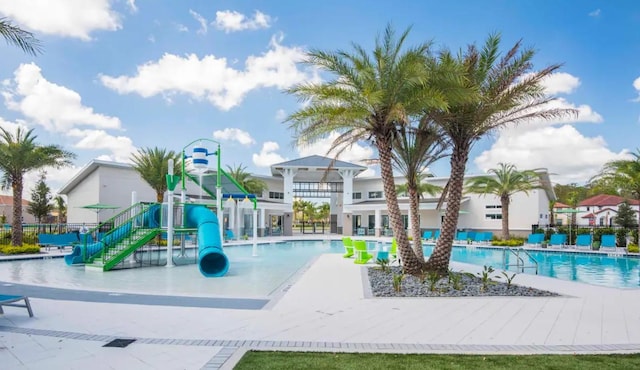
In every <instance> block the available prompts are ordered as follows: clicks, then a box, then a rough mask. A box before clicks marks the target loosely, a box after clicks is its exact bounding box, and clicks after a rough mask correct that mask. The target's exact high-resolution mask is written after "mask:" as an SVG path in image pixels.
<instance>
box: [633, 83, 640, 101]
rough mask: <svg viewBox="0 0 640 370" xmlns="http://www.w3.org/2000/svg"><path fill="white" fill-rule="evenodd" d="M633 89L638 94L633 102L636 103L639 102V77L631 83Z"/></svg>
mask: <svg viewBox="0 0 640 370" xmlns="http://www.w3.org/2000/svg"><path fill="white" fill-rule="evenodd" d="M633 88H634V89H636V91H637V92H638V97H637V98H636V99H635V100H634V101H636V102H638V101H640V77H638V78H636V79H635V80H634V81H633Z"/></svg>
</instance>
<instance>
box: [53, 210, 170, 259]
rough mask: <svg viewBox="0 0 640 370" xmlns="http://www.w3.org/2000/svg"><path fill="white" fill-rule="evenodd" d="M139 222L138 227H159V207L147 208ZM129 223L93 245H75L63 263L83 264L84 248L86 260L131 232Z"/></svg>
mask: <svg viewBox="0 0 640 370" xmlns="http://www.w3.org/2000/svg"><path fill="white" fill-rule="evenodd" d="M136 217H137V216H136ZM134 219H135V218H134ZM141 221H142V225H140V226H145V227H148V228H157V227H160V205H153V206H151V207H149V209H148V210H146V211H145V212H144V213H143V214H142V220H141ZM131 222H132V220H129V221H128V222H125V223H124V224H122V225H120V226H118V227H117V228H116V229H114V230H111V232H109V233H108V234H107V235H106V236H104V237H103V238H102V240H100V241H97V242H95V243H87V245H86V246H85V244H84V243H82V244H80V245H76V246H75V247H73V250H72V251H71V253H70V254H67V255H66V256H64V262H65V263H66V264H67V265H69V266H71V265H76V264H82V263H84V259H83V251H84V249H85V248H86V257H87V258H90V257H93V256H95V255H97V254H98V253H100V252H101V251H102V248H103V247H104V245H105V244H110V243H112V242H117V241H119V240H121V239H122V238H124V237H126V236H127V235H128V234H129V232H130V231H131Z"/></svg>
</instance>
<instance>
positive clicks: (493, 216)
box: [484, 213, 502, 220]
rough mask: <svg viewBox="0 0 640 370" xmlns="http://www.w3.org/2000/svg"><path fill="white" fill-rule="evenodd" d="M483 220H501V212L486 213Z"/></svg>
mask: <svg viewBox="0 0 640 370" xmlns="http://www.w3.org/2000/svg"><path fill="white" fill-rule="evenodd" d="M484 218H485V220H502V215H501V214H499V213H498V214H494V213H487V214H485V215H484Z"/></svg>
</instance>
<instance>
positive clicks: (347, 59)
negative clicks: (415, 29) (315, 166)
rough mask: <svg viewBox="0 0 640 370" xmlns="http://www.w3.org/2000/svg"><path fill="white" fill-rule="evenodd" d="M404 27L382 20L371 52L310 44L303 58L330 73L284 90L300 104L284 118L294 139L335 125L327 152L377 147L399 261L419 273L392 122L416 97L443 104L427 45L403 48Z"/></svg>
mask: <svg viewBox="0 0 640 370" xmlns="http://www.w3.org/2000/svg"><path fill="white" fill-rule="evenodd" d="M408 34H409V29H407V30H406V31H405V32H403V33H402V34H401V35H400V37H399V38H398V39H397V40H396V39H395V32H394V30H393V28H392V27H391V26H387V28H386V29H385V32H384V34H383V36H382V38H380V37H378V38H376V41H375V46H374V50H373V52H372V53H370V54H369V53H367V51H366V50H365V49H364V48H363V47H362V46H360V45H357V44H354V45H353V49H354V51H353V52H352V53H349V52H346V51H342V50H339V51H336V52H326V51H318V50H312V51H310V52H309V53H308V54H307V61H306V62H307V63H308V64H311V65H314V66H316V67H318V68H320V69H321V70H324V71H326V72H328V73H329V74H330V75H333V76H334V79H332V80H330V81H326V82H318V83H305V84H300V85H297V86H294V87H293V88H291V89H289V90H288V93H290V94H293V95H295V96H297V97H298V98H299V100H301V101H303V102H304V103H305V104H304V106H303V107H302V108H300V109H299V110H298V111H297V112H294V113H293V114H291V115H290V116H289V117H288V118H287V120H286V121H287V122H290V123H291V125H290V128H291V129H293V130H294V132H295V134H294V136H295V137H296V139H298V142H304V143H310V142H313V141H316V140H318V139H321V138H324V137H326V136H327V135H328V134H329V133H331V132H333V131H337V132H338V133H339V134H340V135H339V136H338V138H337V139H336V140H334V142H333V143H332V146H331V148H330V150H329V152H334V153H335V157H338V156H339V155H340V154H341V153H342V152H343V151H344V150H347V149H348V148H349V147H350V146H351V145H353V144H355V143H357V142H361V141H364V142H369V143H371V144H372V145H373V146H374V147H375V148H376V149H377V151H378V157H379V161H380V162H379V163H380V175H381V178H382V181H383V186H384V193H385V198H386V201H387V208H388V210H389V219H390V222H391V227H392V229H393V234H394V235H395V237H396V240H397V243H398V248H399V253H400V256H401V259H402V261H403V265H404V266H403V267H404V269H405V271H406V272H408V273H416V274H417V273H419V272H420V271H421V269H422V262H421V261H420V260H419V259H418V258H417V257H416V255H415V253H414V252H413V250H412V249H411V248H410V246H409V240H408V239H407V234H406V231H405V230H404V227H403V224H402V218H401V214H400V208H399V206H398V199H397V195H396V189H395V183H394V179H393V169H392V164H391V158H392V145H393V142H394V140H395V137H396V136H397V128H398V127H402V126H405V125H407V124H408V123H409V119H410V117H411V116H412V115H413V114H414V113H417V112H418V111H419V108H420V106H419V103H424V102H425V100H426V99H428V103H429V105H435V106H437V107H440V108H442V107H445V99H444V97H443V94H440V93H439V92H438V91H435V90H434V89H431V88H425V86H429V85H428V83H429V78H430V74H429V68H428V66H429V65H430V63H429V61H430V56H429V48H430V45H429V44H427V43H425V44H420V45H418V46H415V47H412V48H407V49H406V50H405V48H404V44H405V41H406V39H407V36H408Z"/></svg>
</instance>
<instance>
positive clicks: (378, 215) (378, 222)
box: [374, 209, 382, 236]
mask: <svg viewBox="0 0 640 370" xmlns="http://www.w3.org/2000/svg"><path fill="white" fill-rule="evenodd" d="M374 219H375V221H374V222H375V235H376V236H381V235H382V210H380V209H376V210H375V211H374Z"/></svg>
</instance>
